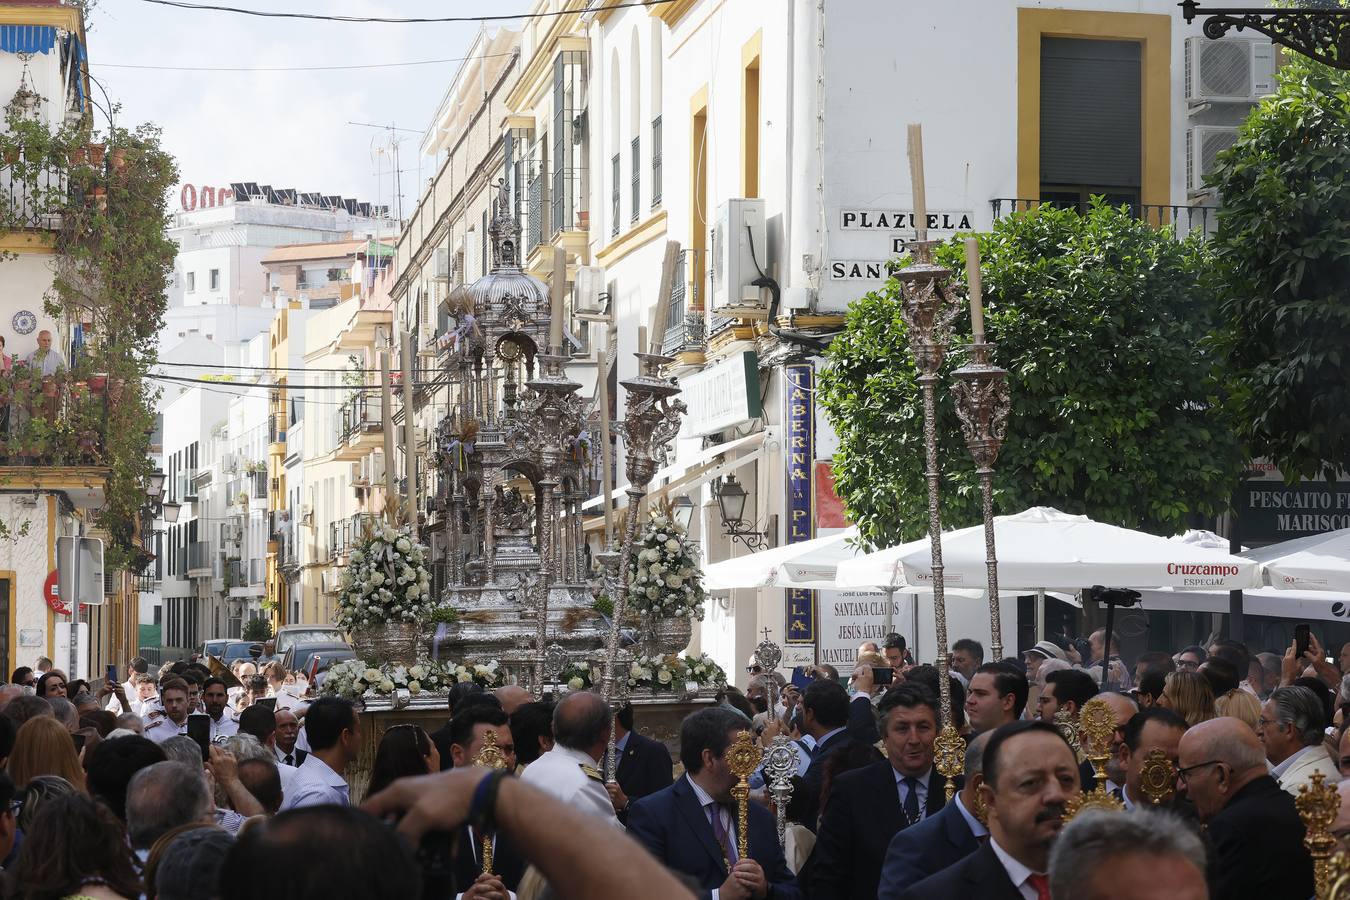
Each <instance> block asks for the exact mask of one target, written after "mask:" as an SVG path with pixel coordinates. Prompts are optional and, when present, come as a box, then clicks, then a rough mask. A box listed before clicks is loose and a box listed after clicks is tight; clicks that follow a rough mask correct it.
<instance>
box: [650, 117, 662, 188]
mask: <svg viewBox="0 0 1350 900" xmlns="http://www.w3.org/2000/svg"><path fill="white" fill-rule="evenodd" d="M660 205H661V117H660V116H657V117H656V118H655V119H652V209H656V208H657V207H659V206H660Z"/></svg>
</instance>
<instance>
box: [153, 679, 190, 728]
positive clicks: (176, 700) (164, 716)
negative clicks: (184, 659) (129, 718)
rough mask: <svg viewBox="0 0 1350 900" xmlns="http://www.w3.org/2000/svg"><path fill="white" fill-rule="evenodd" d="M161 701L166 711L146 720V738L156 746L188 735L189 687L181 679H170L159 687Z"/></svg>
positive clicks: (156, 712)
mask: <svg viewBox="0 0 1350 900" xmlns="http://www.w3.org/2000/svg"><path fill="white" fill-rule="evenodd" d="M159 699H160V701H161V702H162V703H163V704H164V711H163V712H160V711H158V710H156V711H154V712H151V713H150V714H149V716H148V717H147V718H146V720H145V736H146V737H148V738H149V739H150V740H152V741H154V742H155V743H156V744H162V743H164V742H165V741H167V740H168V739H169V738H171V737H174V736H176V735H180V734H187V720H188V713H189V712H190V710H189V709H188V686H187V682H185V681H184V680H183V679H181V678H177V677H170V678H166V679H164V680H163V681H162V682H160V685H159Z"/></svg>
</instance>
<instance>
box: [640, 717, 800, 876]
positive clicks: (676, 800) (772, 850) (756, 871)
mask: <svg viewBox="0 0 1350 900" xmlns="http://www.w3.org/2000/svg"><path fill="white" fill-rule="evenodd" d="M749 729H750V721H749V720H748V719H746V718H745V717H744V716H742V715H741V714H740V713H738V712H736V711H735V710H730V709H725V708H723V707H716V706H715V707H711V708H708V709H701V710H699V711H698V712H696V713H694V714H693V715H691V716H689V717H688V718H686V719H685V720H684V724H683V725H682V726H681V728H680V762H682V763H683V764H684V769H685V774H684V777H683V778H681V779H679V780H678V781H676V782H675V783H674V784H672V785H671V786H670V787H668V788H665V789H664V790H660V791H657V792H656V793H655V794H652V795H650V796H648V797H644V798H642V799H641V800H637V801H635V802H634V803H633V805H632V806H631V807H630V808H629V811H628V836H629V837H631V838H633V839H634V840H636V841H637V842H638V843H640V844H642V845H643V846H644V847H646V848H647V850H648V851H650V852H651V854H652V855H653V856H655V857H656V858H657V859H659V860H660V861H661V862H662V863H664V864H665V865H666V866H667V867H668V868H670V869H672V870H673V871H676V872H679V873H682V874H684V875H687V876H689V878H691V879H692V880H693V881H694V882H696V883H697V884H698V886H699V888H700V894H699V896H700V898H701V900H708V898H710V897H711V896H712V891H714V890H716V891H717V892H718V896H719V898H720V900H740V898H745V897H755V898H772V900H796V898H800V897H801V891H799V890H798V888H797V882H796V880H795V879H794V878H793V877H792V873H791V872H790V871H789V870H788V867H787V864H786V863H785V862H784V861H783V851H782V849H781V848H780V847H779V846H778V831H777V826H776V825H775V823H774V817H773V814H772V813H770V812H769V811H768V810H767V809H765V808H764V807H762V806H760V805H759V804H757V803H751V804H750V808H749V820H748V825H749V835H748V837H749V845H748V853H747V855H746V857H745V858H744V859H741V858H738V851H737V841H736V828H737V821H736V819H737V815H736V809H735V805H734V804H732V803H731V789H732V787H734V786H735V784H736V776H735V775H733V774H731V769H730V767H729V766H728V763H727V758H726V753H727V748H728V747H729V746H730V745H731V742H732V740H734V739H735V737H736V734H737V732H740V731H748V730H749Z"/></svg>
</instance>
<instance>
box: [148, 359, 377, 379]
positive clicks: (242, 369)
mask: <svg viewBox="0 0 1350 900" xmlns="http://www.w3.org/2000/svg"><path fill="white" fill-rule="evenodd" d="M155 365H157V366H176V367H178V368H186V369H228V370H229V371H231V372H332V373H333V374H335V375H354V374H357V373H359V372H361V371H363V370H360V369H319V368H314V369H311V368H308V367H306V366H242V365H241V366H232V365H230V364H229V363H190V362H166V361H164V360H160V361H159V362H156V363H155ZM365 371H367V373H369V372H370V371H372V370H365Z"/></svg>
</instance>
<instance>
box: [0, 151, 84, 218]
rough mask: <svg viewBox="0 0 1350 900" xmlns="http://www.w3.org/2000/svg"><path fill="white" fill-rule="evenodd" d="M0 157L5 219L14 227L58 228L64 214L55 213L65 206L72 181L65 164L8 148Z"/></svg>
mask: <svg viewBox="0 0 1350 900" xmlns="http://www.w3.org/2000/svg"><path fill="white" fill-rule="evenodd" d="M7 153H8V154H12V156H11V155H7V156H6V157H5V158H4V159H3V160H0V207H3V209H4V216H5V221H6V222H7V223H10V224H11V227H15V228H33V229H40V230H45V231H59V230H60V228H61V214H60V213H59V212H54V210H58V209H60V208H62V207H63V206H65V205H66V203H67V198H68V196H69V191H70V182H69V177H68V175H67V169H66V167H65V166H55V165H52V164H50V163H44V162H42V161H33V160H29V159H25V158H23V156H22V155H21V154H20V152H19V151H17V150H13V151H7Z"/></svg>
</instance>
